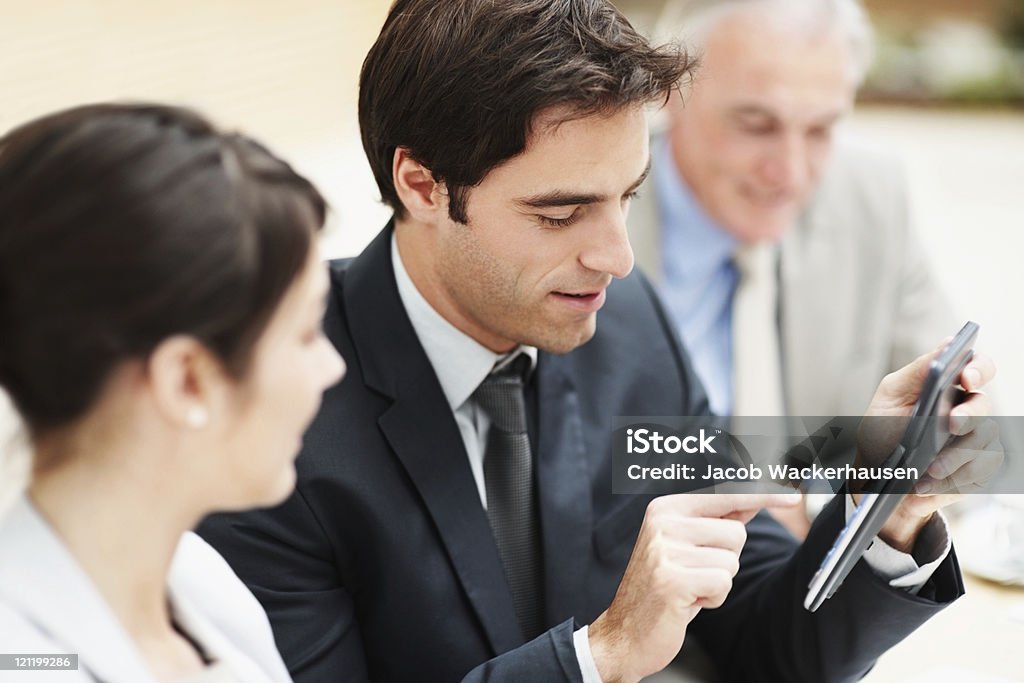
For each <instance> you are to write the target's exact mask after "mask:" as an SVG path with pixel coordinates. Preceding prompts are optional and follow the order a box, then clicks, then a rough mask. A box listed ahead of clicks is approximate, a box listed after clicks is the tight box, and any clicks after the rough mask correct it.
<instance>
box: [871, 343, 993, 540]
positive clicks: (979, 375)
mask: <svg viewBox="0 0 1024 683" xmlns="http://www.w3.org/2000/svg"><path fill="white" fill-rule="evenodd" d="M951 339H952V338H949V339H946V340H944V341H943V342H942V344H941V345H940V346H939V347H938V348H936V349H935V350H934V351H932V352H930V353H927V354H925V355H923V356H920V357H918V358H917V359H916V360H914V361H913V362H912V363H910V364H909V365H907V366H905V367H903V368H901V369H899V370H897V371H896V372H893V373H891V374H889V375H887V376H886V377H885V378H884V379H883V380H882V382H881V384H879V386H878V390H877V391H876V392H875V396H874V398H872V400H871V404H870V405H869V406H868V410H867V413H866V415H865V416H866V417H867V418H869V420H870V418H875V417H879V418H894V419H892V420H891V421H884V420H875V421H872V422H871V424H874V425H880V424H888V425H891V426H896V425H901V424H903V425H905V424H907V421H901V420H898V419H896V418H909V417H910V416H911V415H912V414H913V412H914V408H915V407H916V405H917V402H918V398H919V397H920V393H921V389H922V387H923V386H924V383H925V380H926V379H927V377H928V372H929V369H930V367H931V365H932V361H934V360H935V359H936V358H937V357H938V356H939V355H940V354H941V353H942V351H943V350H944V349H945V348H946V346H947V345H948V344H949V342H950V341H951ZM995 372H996V369H995V365H994V364H993V362H992V360H991V359H990V358H989V357H988V356H986V355H984V354H980V353H976V354H974V357H973V358H972V359H971V361H970V362H969V363H968V364H967V365H966V366H965V367H964V369H963V371H962V372H961V373H960V377H959V382H958V384H959V385H960V387H961V388H962V389H963V392H965V393H964V394H963V400H962V401H961V402H960V403H959V404H958V405H956V406H954V407H953V408H952V410H951V411H950V413H949V423H948V424H949V432H950V434H951V435H953V437H954V438H953V439H952V440H950V442H949V443H948V444H946V446H945V447H944V448H943V449H942V450H941V451H939V454H938V456H937V457H936V458H935V460H934V461H933V462H932V463H931V464H930V465H929V466H928V468H927V470H926V471H925V472H924V473H922V476H921V479H920V480H919V481H918V482H917V484H916V485H915V486H914V489H913V491H912V492H911V493H910V494H909V495H907V496H906V497H904V498H903V500H902V501H901V502H900V504H899V506H898V507H897V508H896V510H895V511H894V512H893V513H892V515H891V516H890V517H889V519H888V520H887V521H886V523H885V524H884V525H883V526H882V529H881V530H880V531H879V533H878V536H879V537H880V538H881V539H882V540H883V541H885V542H886V543H888V544H889V545H890V546H892V547H893V548H896V549H897V550H902V551H903V552H907V553H909V552H910V551H911V550H912V549H913V547H914V541H915V540H916V538H917V534H918V532H920V531H921V529H922V528H924V526H925V524H927V523H928V521H929V520H930V519H931V517H932V515H934V514H935V512H936V511H938V510H939V509H941V508H943V507H945V506H947V505H950V504H952V503H955V502H957V501H958V500H960V499H961V498H962V497H963V494H964V492H969V491H971V490H972V489H977V488H980V487H981V486H983V485H984V484H985V483H986V482H987V481H988V480H989V479H990V478H991V477H992V476H993V475H994V474H995V473H996V472H997V471H998V470H999V467H1000V466H1001V465H1002V461H1003V449H1002V444H1001V443H1000V442H999V432H998V428H997V426H996V424H995V422H994V421H993V420H992V419H991V418H989V417H988V416H989V415H990V414H991V412H992V404H991V402H990V401H989V398H988V397H987V396H986V395H985V394H984V393H982V392H981V389H982V388H983V387H984V386H985V385H987V384H988V383H989V382H991V381H992V378H993V377H994V376H995ZM869 420H866V421H865V424H867V423H868V422H869ZM902 436H903V434H902V430H899V431H898V433H897V432H896V431H895V430H891V429H890V430H885V429H880V430H879V429H875V430H870V431H869V430H864V429H862V430H861V433H860V434H859V435H858V450H859V452H860V456H861V457H862V458H863V457H865V455H866V454H867V453H885V454H888V453H890V452H891V451H892V450H893V449H894V448H896V446H897V445H898V444H899V442H900V439H901V437H902ZM869 459H871V458H869ZM872 464H877V463H872ZM854 499H855V500H857V499H859V494H855V495H854Z"/></svg>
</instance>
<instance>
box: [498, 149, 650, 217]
mask: <svg viewBox="0 0 1024 683" xmlns="http://www.w3.org/2000/svg"><path fill="white" fill-rule="evenodd" d="M650 172H651V159H650V157H648V159H647V166H645V167H644V171H643V173H641V174H640V177H639V178H637V179H636V181H635V182H634V183H633V184H632V185H630V186H629V189H628V190H626V191H625V192H624V193H623V194H624V195H627V194H632V193H633V192H635V191H636V189H637V188H638V187H640V185H642V184H643V182H644V181H645V180H646V179H647V176H648V174H649V173H650ZM606 199H607V197H606V196H604V195H601V194H592V193H574V192H567V191H565V190H555V191H553V192H545V193H544V194H537V195H533V196H530V197H521V198H519V199H516V200H515V201H516V204H518V205H520V206H523V207H526V208H531V209H547V208H551V207H555V206H580V205H585V204H596V203H598V202H603V201H605V200H606Z"/></svg>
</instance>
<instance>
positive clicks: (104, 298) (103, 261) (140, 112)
mask: <svg viewBox="0 0 1024 683" xmlns="http://www.w3.org/2000/svg"><path fill="white" fill-rule="evenodd" d="M325 210H326V207H325V204H324V201H323V199H322V198H321V196H320V194H319V193H318V192H317V191H316V189H315V188H314V187H313V186H312V185H311V184H310V183H309V181H307V180H306V179H305V178H302V177H301V176H299V175H298V174H296V173H295V172H294V171H292V169H291V168H290V167H289V166H288V165H287V164H286V163H285V162H283V161H281V160H280V159H278V158H277V157H275V156H274V155H272V154H271V153H270V152H269V151H267V150H266V149H265V148H263V147H262V146H260V145H259V144H257V143H256V142H254V141H253V140H251V139H249V138H246V137H243V136H241V135H237V134H225V133H221V132H219V131H217V130H216V129H214V128H213V126H212V125H210V124H209V123H208V122H207V121H206V120H205V119H203V118H202V117H200V116H199V115H198V114H196V113H194V112H192V111H189V110H187V109H180V108H175V107H165V106H158V105H113V104H102V105H89V106H84V107H78V108H75V109H70V110H67V111H63V112H59V113H56V114H52V115H50V116H46V117H43V118H41V119H37V120H35V121H32V122H29V123H27V124H25V125H24V126H21V127H20V128H18V129H16V130H14V131H12V132H10V133H9V134H7V135H6V136H4V137H3V138H0V386H2V387H4V388H5V389H7V391H8V392H9V393H10V395H11V398H12V399H13V400H14V404H15V406H17V408H18V410H19V412H20V413H21V415H22V417H23V418H24V419H25V422H26V423H27V424H28V426H29V429H30V431H31V433H32V434H33V436H36V437H38V436H39V435H40V434H42V433H44V432H47V431H49V430H52V429H55V428H58V427H61V426H64V425H66V424H70V423H71V422H73V421H74V420H75V419H76V418H78V417H80V416H81V415H82V414H83V413H84V412H85V411H86V410H87V408H89V407H90V406H91V404H92V402H93V401H94V400H95V398H96V397H97V395H98V394H99V392H100V390H101V388H102V386H103V384H104V383H105V381H106V380H107V378H108V377H109V376H110V373H111V372H112V371H113V370H114V369H115V367H116V366H117V365H118V364H120V363H121V362H123V361H126V360H130V359H142V358H145V357H146V355H147V354H149V353H150V352H151V351H152V350H153V349H155V348H156V346H157V345H158V344H159V343H160V342H161V341H163V340H164V339H165V338H167V337H169V336H172V335H176V334H186V335H191V336H194V337H196V338H197V339H199V340H200V341H201V342H203V343H204V344H205V345H206V346H207V347H208V348H210V349H211V350H212V351H213V352H214V353H215V354H217V355H218V356H219V358H220V359H221V360H222V361H223V363H224V365H225V367H226V369H227V371H228V372H229V373H230V374H231V375H233V376H234V377H236V378H238V379H241V378H243V377H244V376H245V373H246V371H247V369H248V366H249V360H250V358H251V355H252V350H253V348H254V345H255V343H256V341H257V339H258V338H259V336H260V335H261V334H262V331H263V329H264V328H265V327H266V325H267V323H268V322H269V320H270V318H271V317H272V314H273V313H274V310H275V308H276V306H277V304H278V302H279V301H280V300H281V298H282V297H283V295H284V293H285V291H286V290H287V289H288V287H289V286H290V285H291V283H292V282H293V281H294V280H295V278H296V276H297V275H298V274H299V273H300V272H301V271H302V269H303V267H304V265H305V263H306V262H307V258H308V256H309V253H310V249H311V248H312V247H313V241H314V234H315V232H316V231H317V230H318V229H319V228H320V227H321V225H322V224H323V222H324V214H325Z"/></svg>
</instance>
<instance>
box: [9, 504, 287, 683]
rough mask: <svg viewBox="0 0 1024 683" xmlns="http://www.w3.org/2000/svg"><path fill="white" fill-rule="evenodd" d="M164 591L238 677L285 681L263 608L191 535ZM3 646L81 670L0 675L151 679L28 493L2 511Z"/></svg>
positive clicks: (29, 680)
mask: <svg viewBox="0 0 1024 683" xmlns="http://www.w3.org/2000/svg"><path fill="white" fill-rule="evenodd" d="M111 561H112V562H117V561H118V559H117V558H111ZM168 591H169V595H170V600H171V604H172V607H173V611H174V615H175V619H176V621H177V622H178V625H179V626H180V627H181V628H182V629H183V630H184V631H185V632H187V633H188V634H189V635H190V636H191V637H192V638H193V639H194V640H195V641H196V642H198V643H199V644H200V646H201V647H203V648H204V650H206V652H207V654H208V655H209V656H210V657H211V658H212V659H214V660H215V661H218V662H222V663H223V664H224V665H225V666H226V668H227V669H228V671H229V672H230V673H231V674H232V675H233V676H234V677H235V678H236V679H237V680H238V681H245V683H290V682H291V677H290V676H289V675H288V671H287V669H286V668H285V666H284V662H282V660H281V657H280V655H279V654H278V652H277V648H276V646H275V645H274V637H273V634H272V633H271V630H270V623H269V621H268V620H267V616H266V613H265V612H264V611H263V608H262V607H261V606H260V604H259V602H257V601H256V598H254V597H253V595H252V593H250V592H249V589H248V588H246V587H245V585H244V584H243V583H242V582H241V581H240V580H239V579H238V577H237V576H235V574H234V572H232V571H231V568H230V567H229V566H228V564H227V562H225V561H224V559H223V558H222V557H221V556H220V555H219V554H218V553H217V551H215V550H214V549H213V548H211V547H210V546H209V545H208V544H207V543H206V542H205V541H203V540H202V539H201V538H199V537H198V536H196V535H195V534H193V533H187V534H185V535H184V536H183V537H182V539H181V542H180V544H179V545H178V549H177V551H176V553H175V556H174V561H173V563H172V565H171V571H170V575H169V577H168ZM0 650H2V651H3V652H4V653H6V654H13V653H19V654H36V655H37V654H78V655H79V670H78V671H24V672H21V673H15V672H11V671H5V672H0V679H2V680H4V681H7V680H12V681H19V680H24V681H26V683H50V682H52V683H79V682H84V681H90V682H91V683H95V681H102V682H103V683H156V680H155V679H154V678H153V675H152V674H151V673H150V671H149V669H148V667H147V666H146V663H145V662H144V661H143V659H142V656H141V655H140V654H139V651H138V650H137V648H136V647H135V645H134V643H133V642H132V640H131V638H130V637H129V636H128V634H127V633H126V632H125V631H124V629H123V627H122V626H121V624H120V622H119V621H118V619H117V617H116V616H115V615H114V613H113V611H112V610H111V609H110V607H109V606H108V605H107V603H106V602H105V601H104V600H103V598H102V597H101V596H100V594H99V592H98V591H97V589H96V588H95V586H94V584H93V583H92V581H91V580H90V579H89V577H88V576H87V575H86V574H85V572H84V571H83V570H82V569H81V567H79V565H78V564H77V562H76V561H75V559H74V557H73V556H72V555H71V553H70V552H68V550H67V548H66V547H65V546H64V544H63V543H62V542H61V540H60V539H59V537H58V536H57V535H56V534H55V533H54V531H53V530H52V528H51V527H50V526H49V525H48V524H47V523H46V522H45V520H43V518H42V517H41V516H40V515H39V513H38V512H37V511H36V509H35V508H34V507H33V506H32V505H31V503H30V502H29V501H28V500H27V499H26V498H25V497H21V498H20V499H19V500H18V501H17V502H16V503H15V505H14V507H13V508H12V509H11V510H10V511H9V512H8V513H6V514H5V515H4V517H3V518H2V519H0Z"/></svg>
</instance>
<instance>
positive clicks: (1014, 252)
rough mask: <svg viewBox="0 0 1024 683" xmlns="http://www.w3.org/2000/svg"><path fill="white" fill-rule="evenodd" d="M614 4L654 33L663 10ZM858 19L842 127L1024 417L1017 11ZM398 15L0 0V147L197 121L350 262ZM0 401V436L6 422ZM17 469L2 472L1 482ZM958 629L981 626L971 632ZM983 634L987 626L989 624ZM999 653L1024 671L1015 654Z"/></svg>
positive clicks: (360, 228)
mask: <svg viewBox="0 0 1024 683" xmlns="http://www.w3.org/2000/svg"><path fill="white" fill-rule="evenodd" d="M618 4H619V6H620V8H621V9H623V10H624V11H625V12H626V13H627V15H629V16H630V17H631V18H633V20H634V22H635V23H636V24H637V25H638V26H639V27H641V28H642V29H644V30H650V29H651V27H652V26H653V24H654V21H655V20H656V18H657V16H658V15H659V13H660V11H661V5H662V0H620V2H619V3H618ZM865 4H866V6H867V9H868V11H869V12H870V14H871V17H872V19H873V21H874V23H875V27H876V31H877V38H878V40H877V49H876V59H875V65H874V68H873V70H872V72H871V74H870V75H869V77H868V81H867V84H866V86H865V88H864V89H863V90H862V93H861V98H860V102H859V104H858V108H857V111H856V112H855V114H854V115H853V116H852V118H851V119H850V120H849V121H848V122H847V123H846V124H845V125H846V127H847V128H848V129H849V130H850V131H851V132H853V133H855V134H857V135H858V136H861V137H865V138H867V139H869V140H872V141H874V142H875V143H876V144H877V145H879V146H882V147H884V148H886V149H888V150H889V151H890V152H891V153H893V154H895V155H897V156H899V157H901V158H902V160H903V162H904V163H905V164H906V167H907V170H908V174H909V179H910V184H911V193H912V202H913V207H914V212H915V215H916V226H917V229H918V231H919V232H920V233H921V235H922V236H923V237H924V238H925V244H926V245H927V249H928V251H929V254H930V256H931V258H932V259H933V261H934V263H935V264H936V265H937V267H938V270H939V272H940V275H941V277H942V280H943V282H944V283H945V285H946V287H947V289H948V290H949V292H950V294H951V296H952V299H953V301H954V302H955V304H956V306H957V308H958V312H959V313H960V314H961V316H962V317H963V318H965V319H966V318H971V319H974V320H976V321H978V322H979V323H981V325H982V338H981V344H980V345H981V347H983V348H984V349H985V350H987V351H988V352H989V353H990V354H991V355H993V356H994V357H995V358H996V360H997V363H998V365H999V366H1000V376H999V378H998V379H997V381H996V384H995V389H994V391H995V392H996V396H997V400H998V401H999V407H1000V409H1001V412H1002V413H1003V414H1012V415H1024V392H1021V391H1020V390H1019V387H1022V386H1024V353H1021V349H1022V348H1024V314H1022V312H1021V311H1022V308H1021V305H1020V303H1019V301H1020V300H1018V298H1017V297H1022V298H1024V267H1022V266H1021V264H1020V262H1019V261H1018V260H1017V257H1018V255H1019V254H1021V253H1024V0H971V1H970V2H964V1H963V0H868V1H867V2H866V3H865ZM389 5H390V1H389V0H290V1H289V2H274V1H270V0H246V1H245V2H242V1H241V0H177V1H176V2H173V3H172V2H157V1H152V0H151V1H145V2H138V1H137V0H134V1H129V0H46V1H45V2H35V3H33V2H14V1H13V0H0V133H2V132H3V131H6V130H7V129H9V128H10V127H11V126H13V125H16V124H17V123H19V122H22V121H25V120H27V119H29V118H31V117H34V116H37V115H40V114H43V113H45V112H48V111H51V110H54V109H57V108H61V107H66V106H70V105H75V104H80V103H84V102H91V101H96V100H106V99H116V100H140V99H153V100H162V101H169V102H174V103H179V104H185V105H190V106H195V107H198V108H199V109H201V110H203V111H204V112H205V113H207V114H208V115H210V116H212V117H213V118H214V119H215V120H216V121H218V122H219V123H221V124H222V125H225V126H228V127H231V128H237V129H240V130H242V131H244V132H246V133H249V134H251V135H254V136H256V137H258V138H260V139H261V140H263V141H264V142H266V143H267V144H268V145H269V146H270V147H272V148H273V149H274V150H275V151H277V152H278V153H280V154H281V155H283V156H284V157H285V158H287V159H289V160H290V161H291V162H292V163H293V164H294V165H295V166H296V167H297V168H298V169H299V170H301V171H302V172H304V173H305V174H306V175H308V176H309V177H310V178H311V179H312V180H313V181H314V182H316V183H317V184H318V185H319V186H320V188H321V189H322V191H323V192H324V194H325V195H326V196H327V197H328V199H329V200H330V202H331V204H332V206H333V214H332V216H331V219H330V224H329V230H328V231H327V234H326V235H325V238H324V249H325V252H326V254H327V255H328V256H340V255H351V254H355V253H357V252H358V251H359V250H360V249H361V248H362V247H363V246H364V245H365V244H366V243H367V242H368V241H369V240H370V239H371V237H372V236H373V235H374V234H375V233H376V232H377V231H378V230H379V229H380V228H381V227H382V226H383V224H384V222H385V221H386V220H387V218H388V216H389V212H388V211H386V210H385V209H384V208H383V207H382V206H381V205H380V204H379V203H378V201H377V199H378V194H377V191H376V188H375V185H374V183H373V180H372V176H371V174H370V171H369V168H368V166H367V165H366V163H365V161H364V158H363V154H362V148H361V144H360V141H359V134H358V126H357V122H356V96H357V81H358V74H359V68H360V65H361V63H362V58H363V56H364V54H365V53H366V51H367V50H368V48H369V47H370V45H371V44H372V42H373V40H374V38H375V37H376V34H377V31H378V30H379V28H380V26H381V24H382V22H383V19H384V16H385V14H386V12H387V9H388V6H389ZM0 334H3V330H0ZM1015 389H1016V390H1015ZM2 404H3V400H2V397H0V437H2V432H3V431H4V430H5V429H9V428H10V425H11V424H12V421H11V419H10V417H9V416H6V417H5V416H4V406H3V405H2ZM12 472H14V470H8V471H6V472H5V471H4V470H3V459H0V483H2V482H3V479H4V477H8V478H9V477H11V476H14V474H12ZM993 600H995V601H997V602H998V600H999V598H993ZM993 604H995V603H993ZM957 618H958V619H960V626H961V627H962V628H973V626H972V625H971V623H969V622H968V621H965V620H969V619H970V618H971V617H968V616H963V615H961V616H958V617H957ZM1022 618H1024V617H1022ZM978 619H979V621H978V623H977V626H978V628H984V626H985V625H986V624H988V623H990V617H989V616H985V615H983V616H981V617H978ZM923 633H925V636H923V637H930V636H929V635H928V633H927V632H926V631H923ZM1016 633H1018V637H1020V635H1024V632H1022V631H1016ZM918 635H919V634H915V637H916V636H918ZM1019 642H1020V641H1018V643H1019ZM894 654H895V653H894ZM1005 656H1006V657H1012V658H1014V660H1015V661H1016V662H1018V663H1019V662H1020V661H1021V657H1020V654H1019V653H1017V652H1016V651H1015V650H1014V649H1013V648H1011V649H1010V651H1009V652H1006V653H1005ZM886 661H887V659H883V663H882V664H881V665H880V673H879V672H876V673H874V674H872V677H871V678H869V680H909V679H910V676H909V674H907V671H911V670H912V669H909V668H908V669H907V670H906V671H904V670H901V669H898V668H897V669H892V668H890V669H889V670H888V673H886V671H887V670H886V668H885V666H886ZM891 666H892V665H890V667H891ZM1022 669H1024V666H1022V667H1020V668H1018V669H1017V670H1018V671H1019V670H1022ZM898 672H902V673H898ZM929 680H944V679H941V678H930V679H929ZM972 680H982V679H981V678H972Z"/></svg>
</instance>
